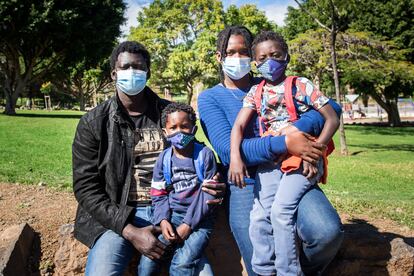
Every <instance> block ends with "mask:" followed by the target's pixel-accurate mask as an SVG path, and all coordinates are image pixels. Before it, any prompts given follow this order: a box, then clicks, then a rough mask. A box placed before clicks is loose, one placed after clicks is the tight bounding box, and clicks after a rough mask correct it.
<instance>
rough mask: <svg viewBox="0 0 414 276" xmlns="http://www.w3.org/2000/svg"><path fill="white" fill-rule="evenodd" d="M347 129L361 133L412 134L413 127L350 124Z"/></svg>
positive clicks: (413, 132) (413, 133) (413, 131)
mask: <svg viewBox="0 0 414 276" xmlns="http://www.w3.org/2000/svg"><path fill="white" fill-rule="evenodd" d="M348 129H349V130H352V131H356V132H359V133H360V134H362V135H371V134H374V135H395V136H412V135H414V127H387V126H352V127H348Z"/></svg>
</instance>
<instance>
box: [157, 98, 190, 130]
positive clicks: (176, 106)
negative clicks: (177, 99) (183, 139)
mask: <svg viewBox="0 0 414 276" xmlns="http://www.w3.org/2000/svg"><path fill="white" fill-rule="evenodd" d="M177 111H183V112H185V113H187V114H188V118H189V119H190V121H191V122H192V123H193V124H194V125H195V124H196V121H197V116H196V113H195V111H194V109H193V108H192V107H191V106H190V105H188V104H183V103H170V104H169V105H167V106H166V107H165V108H164V110H163V111H162V114H161V125H162V127H165V125H166V123H167V119H168V115H169V114H171V113H174V112H177Z"/></svg>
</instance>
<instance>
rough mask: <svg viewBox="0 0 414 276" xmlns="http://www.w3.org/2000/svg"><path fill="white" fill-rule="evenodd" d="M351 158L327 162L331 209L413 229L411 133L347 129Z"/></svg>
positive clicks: (335, 157) (413, 149)
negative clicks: (389, 219) (369, 216)
mask: <svg viewBox="0 0 414 276" xmlns="http://www.w3.org/2000/svg"><path fill="white" fill-rule="evenodd" d="M346 136H347V143H348V147H349V151H350V155H349V156H346V157H344V156H340V155H338V152H339V147H340V146H339V139H338V138H339V136H338V135H336V136H335V143H336V146H337V148H338V151H336V154H334V155H333V156H331V157H330V158H329V161H330V163H329V173H330V174H329V179H328V184H327V185H324V186H323V189H324V190H325V192H326V194H327V195H328V197H329V198H330V199H331V200H332V201H333V203H334V204H335V206H336V207H337V208H338V209H339V210H341V211H344V212H347V213H350V214H352V213H367V214H370V215H371V216H375V217H386V218H391V219H393V220H395V221H397V222H399V223H401V224H404V225H408V226H409V227H410V228H412V229H414V154H413V153H414V128H412V127H410V128H408V127H406V128H390V127H374V126H347V127H346Z"/></svg>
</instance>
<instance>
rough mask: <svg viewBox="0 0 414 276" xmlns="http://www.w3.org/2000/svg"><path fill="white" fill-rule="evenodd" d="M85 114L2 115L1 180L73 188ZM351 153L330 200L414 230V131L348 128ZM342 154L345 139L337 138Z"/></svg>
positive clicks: (336, 160) (335, 170) (337, 171)
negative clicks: (76, 143) (74, 148)
mask: <svg viewBox="0 0 414 276" xmlns="http://www.w3.org/2000/svg"><path fill="white" fill-rule="evenodd" d="M81 115H82V112H72V111H54V112H47V111H18V116H12V117H9V116H5V115H3V114H1V115H0V182H18V183H27V184H37V183H39V182H41V181H42V182H45V183H47V185H48V186H52V187H60V188H67V189H70V187H71V185H72V183H71V181H72V178H71V144H72V139H73V135H74V132H75V128H76V125H77V122H78V120H79V118H80V116H81ZM346 135H347V142H348V147H349V151H350V155H349V156H346V157H343V156H340V155H339V154H338V152H336V153H334V154H333V155H331V157H330V158H329V160H330V163H329V179H328V182H329V183H328V184H327V185H323V187H322V188H323V189H324V190H325V192H326V193H327V195H328V197H329V198H330V200H331V201H332V202H333V203H334V205H335V206H336V207H337V208H338V209H339V210H340V211H342V212H346V213H349V214H358V213H366V214H369V215H370V216H372V217H381V218H383V217H385V218H391V219H393V220H395V221H397V222H399V223H400V224H403V225H408V226H409V227H410V228H412V229H414V180H413V179H414V158H413V157H414V155H413V152H414V128H387V127H370V126H347V128H346ZM335 140H336V146H337V148H338V150H339V139H338V136H336V137H335Z"/></svg>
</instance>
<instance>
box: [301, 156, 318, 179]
mask: <svg viewBox="0 0 414 276" xmlns="http://www.w3.org/2000/svg"><path fill="white" fill-rule="evenodd" d="M317 173H318V168H317V167H316V166H315V165H312V164H311V163H309V162H308V161H305V160H303V172H302V174H303V175H304V176H306V178H309V179H310V178H312V177H314V176H315V175H316V174H317Z"/></svg>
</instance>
